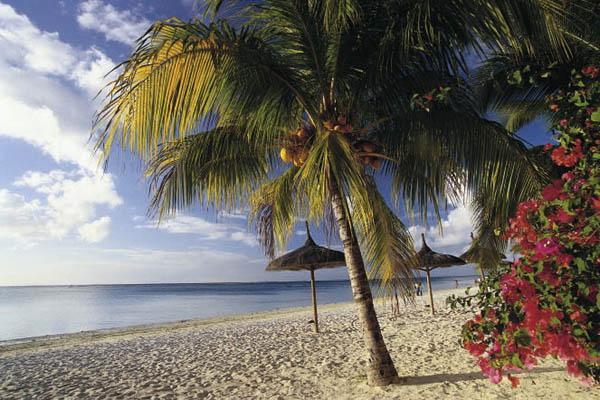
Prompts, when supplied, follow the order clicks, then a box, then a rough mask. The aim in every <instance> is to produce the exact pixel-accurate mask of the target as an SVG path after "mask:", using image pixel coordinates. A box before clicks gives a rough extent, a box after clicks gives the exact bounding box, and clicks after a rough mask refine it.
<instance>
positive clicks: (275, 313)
mask: <svg viewBox="0 0 600 400" xmlns="http://www.w3.org/2000/svg"><path fill="white" fill-rule="evenodd" d="M353 304H354V303H353V302H351V301H349V302H341V303H329V304H323V305H319V312H321V311H323V312H326V311H332V310H336V309H339V308H343V307H345V306H349V305H353ZM302 313H311V315H312V307H311V306H306V307H290V308H277V309H273V310H266V311H256V312H250V313H241V314H227V315H221V316H215V317H206V318H194V319H187V320H179V321H170V322H156V323H149V324H138V325H130V326H123V327H115V328H106V329H95V330H89V331H81V332H69V333H58V334H53V335H43V336H30V337H24V338H18V339H8V340H2V341H0V357H2V356H3V355H5V354H12V353H15V352H20V351H28V350H31V351H36V350H45V349H52V348H57V347H63V346H69V345H74V344H86V343H94V342H101V341H110V340H120V339H128V338H131V337H138V336H140V337H141V336H149V335H153V334H161V333H167V332H176V331H180V330H187V329H204V328H212V327H218V326H225V325H229V324H235V323H241V322H254V321H261V320H268V319H272V318H277V317H282V316H295V315H299V314H302Z"/></svg>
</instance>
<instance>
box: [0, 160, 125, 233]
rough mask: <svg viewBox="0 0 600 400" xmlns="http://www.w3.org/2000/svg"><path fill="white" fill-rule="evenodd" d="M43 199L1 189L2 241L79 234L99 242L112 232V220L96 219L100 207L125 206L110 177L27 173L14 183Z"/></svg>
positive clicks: (52, 172) (83, 174)
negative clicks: (4, 239) (26, 196)
mask: <svg viewBox="0 0 600 400" xmlns="http://www.w3.org/2000/svg"><path fill="white" fill-rule="evenodd" d="M15 186H17V187H28V188H30V189H33V190H34V191H35V192H37V193H39V194H41V195H43V196H44V197H45V198H44V200H43V201H42V200H40V199H32V200H27V199H26V198H25V196H23V195H21V194H18V193H14V192H11V191H9V190H7V189H0V237H1V238H7V239H11V240H13V241H16V242H17V243H19V244H29V245H31V244H34V243H38V242H41V241H46V240H49V239H62V238H64V237H66V236H67V235H69V234H71V233H73V232H75V231H77V233H78V234H79V235H78V237H79V239H81V240H83V241H86V242H91V243H93V242H98V241H100V240H102V239H104V238H105V237H106V236H107V235H108V233H109V231H110V218H109V217H107V216H103V217H101V218H99V219H96V220H95V218H96V214H97V212H98V207H99V206H107V207H109V208H113V207H116V206H118V205H120V204H121V203H122V199H121V198H120V197H119V196H118V194H117V193H116V190H115V187H114V183H113V180H112V179H111V176H110V175H106V177H105V178H103V177H100V176H97V175H92V174H89V173H87V172H85V171H84V170H78V171H72V172H69V173H67V172H65V171H61V170H54V171H51V172H49V173H42V172H31V171H30V172H27V173H25V174H24V175H23V176H22V177H21V178H20V179H18V180H17V181H16V182H15Z"/></svg>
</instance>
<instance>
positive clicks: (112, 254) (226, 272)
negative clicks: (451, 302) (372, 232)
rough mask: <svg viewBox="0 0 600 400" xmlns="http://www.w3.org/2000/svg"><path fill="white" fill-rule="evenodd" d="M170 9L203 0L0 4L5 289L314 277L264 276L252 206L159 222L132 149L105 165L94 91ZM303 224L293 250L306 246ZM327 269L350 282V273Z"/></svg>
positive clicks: (21, 0) (453, 222) (536, 127)
mask: <svg viewBox="0 0 600 400" xmlns="http://www.w3.org/2000/svg"><path fill="white" fill-rule="evenodd" d="M171 16H178V17H180V18H181V19H184V20H186V19H189V18H191V17H193V16H195V6H194V1H193V0H172V1H168V2H166V1H165V2H155V1H138V2H133V1H118V0H110V1H109V0H85V1H75V0H71V1H69V0H64V1H39V0H16V1H7V0H0V285H31V284H34V285H40V284H93V283H149V282H214V281H265V280H288V279H306V277H305V276H303V274H301V273H300V274H299V273H265V272H264V267H265V265H266V263H267V260H266V259H265V258H264V256H263V254H262V250H261V249H260V247H259V246H258V244H257V242H256V240H255V236H254V233H253V232H249V231H248V228H247V226H248V224H247V218H246V216H245V215H244V213H243V212H242V213H240V214H235V215H215V214H214V213H206V212H202V211H200V210H195V211H194V212H190V213H188V214H185V215H181V216H178V217H177V218H175V219H173V220H171V221H167V222H165V223H162V224H161V225H160V226H159V227H157V225H156V223H155V222H154V221H151V220H149V219H147V218H146V217H145V215H146V207H147V205H148V197H147V185H146V182H144V181H143V180H142V178H141V175H140V172H141V167H140V164H139V162H136V161H135V160H133V159H130V158H129V157H128V156H127V155H122V156H121V157H120V158H117V159H114V160H111V162H110V164H109V167H108V170H107V171H106V172H104V171H103V170H102V169H99V168H98V166H97V158H96V157H95V156H94V155H93V153H92V150H91V145H90V143H88V136H89V132H90V126H91V121H92V118H93V113H94V111H95V110H96V109H97V108H98V106H99V105H100V101H101V100H94V99H93V98H94V95H95V94H96V93H97V92H98V90H100V89H101V88H102V87H103V85H104V84H105V82H106V79H109V78H105V77H104V75H105V74H106V73H107V72H108V71H110V70H111V69H112V68H113V67H114V66H115V65H116V64H118V63H119V62H120V61H121V60H123V59H124V58H125V57H126V56H127V55H128V54H129V52H130V50H131V48H132V43H133V41H134V40H135V39H136V38H137V37H139V35H140V34H142V33H143V32H144V31H145V29H147V28H148V27H149V25H150V24H151V22H152V21H154V20H157V19H165V18H168V17H171ZM544 131H545V129H544V127H543V125H542V124H541V123H539V122H537V123H535V124H533V125H532V126H530V127H528V128H526V129H525V130H524V132H523V136H524V137H526V138H527V139H528V140H530V141H532V142H534V143H536V144H537V143H544V142H545V138H544V136H540V135H536V134H535V133H536V132H544ZM301 229H302V228H301V226H300V225H298V230H297V233H296V234H295V236H294V238H293V240H292V242H291V243H290V246H297V245H300V244H302V242H303V240H304V238H303V234H302V232H301ZM421 231H424V229H423V228H422V227H420V226H413V227H411V232H412V233H414V235H415V237H417V236H418V234H419V233H420V232H421ZM470 231H471V224H470V213H469V210H468V209H467V208H464V207H458V208H456V209H453V210H451V211H450V212H449V213H448V214H446V215H445V216H444V232H445V235H444V236H443V237H441V236H440V235H439V234H438V231H437V228H435V227H432V228H430V229H429V230H426V234H427V237H428V242H430V243H429V244H430V245H431V247H433V248H434V249H436V250H438V251H442V252H454V253H460V252H461V251H462V250H464V249H465V248H466V247H467V246H468V241H469V239H468V237H469V232H470ZM314 236H315V237H316V238H317V240H321V239H322V237H321V236H320V235H319V234H318V232H316V233H315V235H314ZM334 245H335V244H334ZM471 271H472V270H471V269H470V268H468V267H466V268H459V269H456V270H453V271H452V272H458V273H469V272H471ZM318 275H319V276H318V277H319V278H321V279H344V278H346V277H347V275H346V271H345V269H343V268H340V269H337V270H328V271H320V272H319V273H318Z"/></svg>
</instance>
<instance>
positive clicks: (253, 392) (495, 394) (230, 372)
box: [0, 291, 600, 400]
mask: <svg viewBox="0 0 600 400" xmlns="http://www.w3.org/2000/svg"><path fill="white" fill-rule="evenodd" d="M449 292H450V291H445V292H440V293H437V294H436V300H437V303H436V305H437V309H438V310H439V311H438V313H437V314H436V315H435V316H433V317H432V316H430V315H429V311H428V309H427V308H425V307H424V305H423V303H424V302H425V301H426V296H423V297H422V298H419V303H418V304H417V305H416V306H407V307H401V312H402V314H401V316H400V317H398V318H392V316H391V314H390V313H389V308H382V307H379V308H378V310H379V315H380V322H381V325H382V328H383V335H384V338H385V340H386V343H387V344H388V347H389V349H390V352H391V354H392V358H393V359H394V362H395V364H396V367H397V369H398V373H399V374H400V376H402V377H403V383H402V384H395V385H391V386H387V387H383V388H377V387H369V386H367V384H366V378H365V377H364V375H363V366H364V361H363V358H364V350H363V346H362V339H361V335H360V332H359V331H358V329H357V328H358V322H357V319H356V316H355V313H354V308H353V305H352V304H337V305H327V306H323V307H321V308H320V310H321V312H320V314H319V315H320V327H321V330H322V333H320V334H314V333H312V325H311V324H309V323H308V321H309V320H310V318H311V314H310V310H309V309H293V310H282V311H275V312H267V313H256V314H249V315H242V316H236V317H223V318H212V319H205V320H197V321H187V322H180V323H172V324H162V325H152V326H142V327H134V328H125V329H114V330H108V331H101V332H92V333H81V334H72V335H61V336H54V337H47V338H42V339H38V340H35V341H24V342H13V343H9V344H4V345H3V346H1V347H0V399H50V398H86V399H88V398H90V399H91V398H98V399H102V398H110V399H113V398H115V399H132V398H136V399H142V398H148V399H150V398H155V399H175V398H184V399H185V398H189V399H197V398H206V399H254V398H256V399H286V400H287V399H405V398H407V399H411V400H413V399H459V398H460V399H465V398H466V399H504V398H507V399H538V398H544V399H597V398H600V389H598V388H586V387H584V386H582V385H581V384H579V383H578V382H577V381H576V380H575V379H573V378H571V377H569V376H568V375H567V373H566V371H565V368H564V366H563V364H562V363H560V362H559V361H556V360H548V361H545V362H543V364H542V365H540V366H538V367H537V368H535V369H534V370H533V371H531V372H526V373H523V374H520V376H519V377H520V379H521V386H519V387H518V388H517V389H512V388H511V386H510V384H509V383H508V382H507V381H506V380H504V381H503V382H502V383H501V384H500V385H493V384H491V383H490V382H489V381H488V380H487V378H486V377H484V376H483V375H482V374H481V373H480V372H479V370H478V368H477V367H476V366H475V364H474V358H473V357H471V356H470V355H469V354H468V353H467V352H466V351H464V350H463V349H461V348H460V347H459V345H458V339H459V335H460V326H461V324H462V322H464V321H465V320H466V319H467V318H468V317H469V315H470V314H463V313H459V312H453V311H451V310H449V309H448V308H447V307H446V306H445V305H444V304H443V300H444V298H445V297H446V296H447V295H448V293H449Z"/></svg>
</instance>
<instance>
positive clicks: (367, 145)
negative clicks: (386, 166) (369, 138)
mask: <svg viewBox="0 0 600 400" xmlns="http://www.w3.org/2000/svg"><path fill="white" fill-rule="evenodd" d="M361 147H362V150H363V151H364V152H365V153H372V152H373V151H374V150H375V147H374V146H373V144H371V143H363V144H362V145H361Z"/></svg>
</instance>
